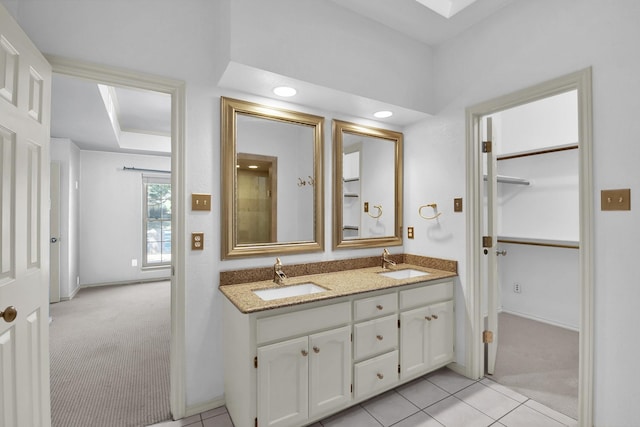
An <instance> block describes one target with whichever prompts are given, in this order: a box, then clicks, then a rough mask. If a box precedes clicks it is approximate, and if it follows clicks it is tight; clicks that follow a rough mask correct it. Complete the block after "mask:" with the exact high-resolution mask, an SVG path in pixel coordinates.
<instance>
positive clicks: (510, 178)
mask: <svg viewBox="0 0 640 427" xmlns="http://www.w3.org/2000/svg"><path fill="white" fill-rule="evenodd" d="M497 178H498V182H502V183H505V184H518V185H530V184H531V183H530V182H529V180H528V179H524V178H517V177H515V176H505V175H498V177H497ZM487 179H488V178H487V175H485V176H484V180H485V181H486V180H487Z"/></svg>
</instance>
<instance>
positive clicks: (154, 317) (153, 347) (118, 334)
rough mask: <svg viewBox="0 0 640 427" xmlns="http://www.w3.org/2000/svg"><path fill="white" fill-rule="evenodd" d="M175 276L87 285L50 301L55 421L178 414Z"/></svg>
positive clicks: (112, 426) (120, 420)
mask: <svg viewBox="0 0 640 427" xmlns="http://www.w3.org/2000/svg"><path fill="white" fill-rule="evenodd" d="M170 303H171V298H170V283H169V282H154V283H143V284H134V285H121V286H102V287H93V288H84V289H81V290H80V291H79V292H78V294H77V295H76V296H75V298H73V299H72V300H71V301H65V302H60V303H57V304H52V305H51V306H50V315H51V316H52V317H53V322H52V323H51V327H50V346H51V412H52V425H53V426H54V427H76V426H77V427H85V426H92V427H102V426H104V427H119V426H123V427H124V426H144V425H149V424H153V423H157V422H159V421H164V420H168V419H169V418H170V411H169V337H170V325H171V322H170V320H171V319H170Z"/></svg>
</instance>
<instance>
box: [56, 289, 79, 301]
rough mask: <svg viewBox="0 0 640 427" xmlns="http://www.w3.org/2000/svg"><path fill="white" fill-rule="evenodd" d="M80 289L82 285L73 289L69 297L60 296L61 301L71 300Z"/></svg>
mask: <svg viewBox="0 0 640 427" xmlns="http://www.w3.org/2000/svg"><path fill="white" fill-rule="evenodd" d="M79 290H80V286H76V287H75V288H74V289H72V290H71V295H69V296H68V297H60V301H70V300H72V299H73V297H75V296H76V294H77V293H78V291H79Z"/></svg>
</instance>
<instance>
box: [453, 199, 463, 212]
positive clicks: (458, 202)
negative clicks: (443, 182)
mask: <svg viewBox="0 0 640 427" xmlns="http://www.w3.org/2000/svg"><path fill="white" fill-rule="evenodd" d="M453 211H454V212H462V197H459V198H456V199H453Z"/></svg>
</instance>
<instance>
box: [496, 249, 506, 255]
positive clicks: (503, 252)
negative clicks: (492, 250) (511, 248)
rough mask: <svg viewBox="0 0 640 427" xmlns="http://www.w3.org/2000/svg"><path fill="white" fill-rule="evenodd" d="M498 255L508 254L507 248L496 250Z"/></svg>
mask: <svg viewBox="0 0 640 427" xmlns="http://www.w3.org/2000/svg"><path fill="white" fill-rule="evenodd" d="M496 255H498V256H500V255H502V256H506V255H507V250H506V249H503V250H501V251H496Z"/></svg>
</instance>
